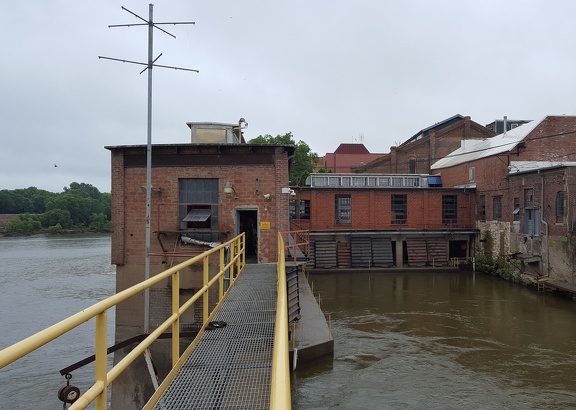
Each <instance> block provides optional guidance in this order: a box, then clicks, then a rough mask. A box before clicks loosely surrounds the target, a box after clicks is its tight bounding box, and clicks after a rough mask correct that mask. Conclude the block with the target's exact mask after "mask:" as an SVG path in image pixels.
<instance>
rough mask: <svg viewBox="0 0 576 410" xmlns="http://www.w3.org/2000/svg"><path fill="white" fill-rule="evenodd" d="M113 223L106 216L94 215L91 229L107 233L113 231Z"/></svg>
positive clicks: (91, 220)
mask: <svg viewBox="0 0 576 410" xmlns="http://www.w3.org/2000/svg"><path fill="white" fill-rule="evenodd" d="M111 227H112V226H111V223H110V221H109V220H108V218H107V217H106V215H105V214H103V213H99V214H92V216H91V217H90V229H96V230H97V231H106V230H110V229H111Z"/></svg>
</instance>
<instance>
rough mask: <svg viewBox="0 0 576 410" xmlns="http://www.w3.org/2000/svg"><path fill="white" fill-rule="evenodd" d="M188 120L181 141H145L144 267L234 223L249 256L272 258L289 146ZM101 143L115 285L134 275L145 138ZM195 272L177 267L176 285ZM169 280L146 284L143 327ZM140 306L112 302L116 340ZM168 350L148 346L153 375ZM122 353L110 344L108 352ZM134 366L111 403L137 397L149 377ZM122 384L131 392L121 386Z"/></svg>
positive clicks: (132, 324) (281, 221)
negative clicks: (107, 158) (106, 160)
mask: <svg viewBox="0 0 576 410" xmlns="http://www.w3.org/2000/svg"><path fill="white" fill-rule="evenodd" d="M188 126H189V127H190V129H191V143H180V144H155V145H153V146H152V151H151V152H152V166H151V172H152V181H151V187H152V188H151V221H150V224H151V232H152V235H151V236H152V238H151V243H150V275H151V276H152V275H154V274H156V273H159V272H161V271H163V270H165V269H166V268H168V267H170V266H173V265H176V264H177V263H179V262H181V261H183V260H184V259H188V258H190V257H191V255H193V254H198V253H200V252H201V251H204V250H206V249H208V248H209V246H210V245H211V243H213V242H224V241H226V240H229V239H232V238H233V237H234V236H236V235H238V234H239V233H241V232H245V233H246V253H247V260H248V262H249V263H250V262H275V261H277V233H278V232H279V231H286V230H288V200H289V197H290V196H289V193H288V194H287V193H285V192H286V190H287V188H288V175H289V165H290V158H291V157H292V156H293V155H294V151H295V147H294V146H284V145H254V144H246V143H245V142H244V138H243V136H242V131H241V128H242V127H241V124H240V125H237V124H236V125H235V124H221V123H188ZM106 148H107V149H109V150H110V152H111V157H112V161H111V162H112V228H113V234H112V263H113V264H115V265H116V291H118V292H119V291H122V290H123V289H126V288H128V287H130V286H132V285H134V284H136V283H138V282H141V281H142V280H144V271H145V266H144V263H145V236H146V235H145V234H146V221H145V219H146V202H147V201H146V196H147V195H146V193H147V190H146V186H147V178H146V173H147V146H146V145H136V146H134V145H132V146H110V147H106ZM283 188H285V189H283ZM283 192H284V193H283ZM188 238H190V239H188ZM201 278H202V276H201V274H200V273H199V272H195V271H190V272H188V271H187V272H184V273H183V275H182V276H181V282H180V285H181V292H184V293H186V292H192V291H193V289H198V288H199V287H200V286H201ZM169 286H170V285H169V284H165V285H164V286H159V287H156V288H154V289H151V291H150V300H151V301H152V303H151V306H154V307H155V309H157V310H151V312H150V323H151V328H154V326H156V325H157V324H158V323H160V322H161V321H162V320H164V319H165V318H166V317H167V316H169V312H170V305H169V303H168V302H167V301H169V300H170V299H169V296H170V292H171V290H170V289H169ZM143 306H144V300H143V297H135V298H132V299H130V300H129V301H127V302H124V303H123V304H121V305H119V306H118V307H117V309H116V341H117V342H120V341H123V340H126V339H128V338H130V337H133V336H135V335H138V334H141V333H142V332H143V322H144V309H143ZM198 312H199V311H198V310H197V311H196V315H193V316H191V317H188V318H183V319H182V320H181V326H182V327H183V329H190V328H194V326H195V323H196V322H197V320H198V318H197V316H198ZM168 343H169V342H168ZM169 351H170V348H169V347H167V345H165V344H164V341H160V342H158V343H156V344H155V347H154V349H153V352H152V355H153V357H154V359H155V364H156V366H157V368H158V369H157V370H158V371H159V373H160V375H164V372H165V370H166V369H164V366H163V364H164V363H170V360H169V358H168V357H167V356H166V355H167V352H169ZM123 354H124V353H123V351H119V352H117V353H116V354H115V360H116V361H118V360H120V359H121V358H122V357H123V356H122V355H123ZM139 372H143V373H144V374H146V373H147V370H146V367H145V364H144V363H137V364H136V367H135V368H134V369H133V370H132V372H128V373H127V374H126V375H123V376H122V377H124V380H122V381H121V382H120V383H119V384H116V385H115V390H114V391H113V392H112V394H113V397H112V400H113V402H114V405H115V406H116V407H118V408H131V407H130V406H133V405H134V403H135V402H136V403H137V402H139V401H142V402H145V400H147V398H146V397H145V396H146V395H147V394H150V393H151V389H152V387H151V386H146V387H145V388H142V386H141V385H139V383H140V382H142V379H145V378H142V377H140V378H139V377H138V373H139ZM118 386H125V389H124V390H122V388H121V387H118ZM134 386H139V387H138V389H135V388H134ZM132 391H137V392H138V393H137V394H136V393H135V395H137V396H138V397H136V396H134V397H131V396H132V393H129V394H128V393H126V392H132ZM124 396H126V397H124ZM142 404H143V403H142Z"/></svg>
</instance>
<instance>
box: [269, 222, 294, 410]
mask: <svg viewBox="0 0 576 410" xmlns="http://www.w3.org/2000/svg"><path fill="white" fill-rule="evenodd" d="M276 270H277V273H278V285H277V286H278V287H277V294H278V295H277V301H276V325H275V328H274V351H273V353H272V385H271V388H270V408H271V409H273V410H279V409H290V408H291V399H290V360H289V359H288V295H287V292H286V264H285V262H284V241H283V240H282V235H281V234H280V233H279V234H278V265H277V267H276Z"/></svg>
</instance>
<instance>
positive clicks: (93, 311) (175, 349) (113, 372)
mask: <svg viewBox="0 0 576 410" xmlns="http://www.w3.org/2000/svg"><path fill="white" fill-rule="evenodd" d="M226 249H230V258H229V262H228V263H226V262H225V251H226ZM217 253H218V254H219V269H220V270H219V272H218V273H216V274H215V275H214V276H213V277H212V278H211V279H210V278H209V269H208V267H209V257H210V256H211V255H214V254H217ZM199 263H202V266H203V270H202V272H203V287H202V288H200V289H199V290H198V292H196V293H195V294H194V295H193V296H192V297H190V298H189V299H188V300H186V301H185V302H184V303H183V304H182V305H180V292H179V287H180V286H179V284H180V271H181V270H182V269H184V268H187V267H189V266H192V265H194V264H199ZM245 263H246V260H245V237H244V234H241V235H239V236H237V237H236V238H234V239H232V240H230V241H228V242H226V243H223V244H222V245H219V246H218V247H216V248H213V249H210V250H209V251H206V252H204V253H203V254H201V255H198V256H195V257H193V258H192V259H189V260H187V261H186V262H183V263H181V264H179V265H177V266H174V267H172V268H170V269H167V270H165V271H163V272H161V273H159V274H157V275H155V276H153V277H151V278H150V279H148V280H146V281H144V282H141V283H139V284H137V285H134V286H132V287H130V288H128V289H125V290H123V291H121V292H119V293H117V294H115V295H113V296H111V297H109V298H107V299H104V300H103V301H101V302H98V303H96V304H94V305H92V306H90V307H89V308H87V309H84V310H83V311H81V312H78V313H76V314H75V315H72V316H70V317H68V318H67V319H64V320H62V321H60V322H58V323H56V324H55V325H52V326H50V327H49V328H47V329H44V330H42V331H40V332H38V333H36V334H35V335H32V336H30V337H28V338H26V339H24V340H22V341H20V342H18V343H16V344H14V345H12V346H10V347H7V348H5V349H4V350H1V351H0V369H1V368H3V367H5V366H7V365H9V364H10V363H13V362H15V361H16V360H18V359H20V358H22V357H24V356H26V355H27V354H29V353H31V352H33V351H34V350H36V349H38V348H39V347H41V346H43V345H45V344H47V343H49V342H51V341H53V340H55V339H57V338H58V337H60V336H62V335H64V334H65V333H67V332H68V331H70V330H72V329H74V328H76V327H78V326H79V325H81V324H83V323H85V322H87V321H88V320H91V319H92V318H95V319H96V329H95V333H96V337H95V357H96V359H95V383H94V384H93V385H92V387H91V388H90V389H88V390H87V391H86V393H84V394H83V395H82V396H81V397H80V398H79V399H78V400H77V401H76V402H75V403H74V404H73V405H72V406H71V407H70V409H83V408H86V407H87V406H88V405H89V404H90V403H92V402H95V408H96V410H101V409H106V393H107V387H108V385H110V383H112V382H113V381H114V380H115V379H116V378H117V377H118V376H119V375H120V374H121V373H122V372H123V371H124V370H126V368H127V367H128V366H129V365H130V364H131V363H132V362H134V360H136V358H138V357H139V356H140V355H141V354H142V353H143V352H144V351H145V350H146V349H148V347H150V345H151V344H152V343H153V342H154V341H155V340H156V339H158V337H159V336H160V335H162V334H163V333H164V332H165V331H167V330H168V329H170V328H172V366H173V367H175V366H176V364H177V363H178V361H179V359H180V357H181V356H180V345H179V344H180V317H181V316H182V314H183V313H184V312H186V310H187V309H188V308H190V307H191V306H193V304H194V303H195V302H196V301H197V300H199V299H200V298H201V297H202V298H203V300H202V302H203V303H202V306H203V319H204V326H205V325H206V323H207V322H208V318H209V316H210V312H209V311H208V307H209V303H208V302H209V300H208V290H209V289H210V287H211V286H213V285H214V284H216V283H218V303H220V301H221V300H222V298H223V297H224V295H225V294H226V293H227V292H228V290H229V289H230V288H228V290H226V291H225V290H224V277H225V273H226V272H229V277H230V287H231V286H232V285H233V283H234V281H235V279H236V278H237V276H238V275H239V274H240V273H242V271H243V270H244V266H245ZM168 278H172V314H171V315H170V316H169V317H168V318H167V319H166V320H165V321H164V322H163V323H162V324H161V325H160V326H158V328H156V329H155V330H154V331H153V332H152V333H150V334H149V335H148V336H147V337H146V338H145V339H144V340H143V341H142V342H140V343H139V344H138V345H137V346H136V347H135V348H134V349H133V350H132V351H131V352H130V353H128V354H127V355H126V356H125V357H124V358H123V359H122V360H120V361H119V362H118V363H117V364H116V365H115V366H113V367H112V368H111V369H110V370H109V371H107V352H106V350H107V346H106V341H107V331H108V329H107V311H108V309H110V308H112V307H114V306H116V305H117V304H119V303H120V302H123V301H125V300H127V299H129V298H130V297H132V296H134V295H137V294H139V293H140V292H143V291H144V290H145V289H146V288H150V287H151V286H153V285H155V284H157V283H159V282H161V281H163V280H165V279H168ZM285 283H286V282H285V281H284V284H285ZM285 293H286V292H285V291H284V295H285ZM279 294H280V293H279ZM203 330H204V328H202V329H201V331H200V333H199V334H198V336H197V339H198V338H199V337H200V336H201V335H202V333H203ZM286 330H287V326H286ZM286 338H287V336H286ZM195 340H196V339H195ZM193 343H194V342H193ZM288 381H289V379H288ZM288 391H289V388H288Z"/></svg>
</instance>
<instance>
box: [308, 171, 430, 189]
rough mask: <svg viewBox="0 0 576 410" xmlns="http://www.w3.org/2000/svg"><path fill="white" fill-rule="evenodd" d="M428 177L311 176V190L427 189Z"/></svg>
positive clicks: (407, 175)
mask: <svg viewBox="0 0 576 410" xmlns="http://www.w3.org/2000/svg"><path fill="white" fill-rule="evenodd" d="M428 177H429V175H416V174H389V175H376V174H355V175H351V174H311V175H310V176H309V181H307V182H309V185H310V187H312V188H427V187H429V183H428Z"/></svg>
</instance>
